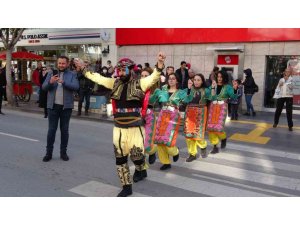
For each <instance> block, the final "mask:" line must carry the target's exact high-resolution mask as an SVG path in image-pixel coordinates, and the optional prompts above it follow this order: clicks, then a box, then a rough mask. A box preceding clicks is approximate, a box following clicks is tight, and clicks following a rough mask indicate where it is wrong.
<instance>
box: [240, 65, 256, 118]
mask: <svg viewBox="0 0 300 225" xmlns="http://www.w3.org/2000/svg"><path fill="white" fill-rule="evenodd" d="M244 74H245V75H246V78H245V79H244V81H243V82H242V84H243V85H244V94H245V100H246V104H247V112H246V113H245V114H244V115H245V116H250V113H251V112H252V116H256V112H255V111H254V108H253V105H252V103H251V100H252V97H253V95H254V93H255V86H256V84H255V81H254V79H253V76H252V70H251V69H249V68H248V69H246V70H244Z"/></svg>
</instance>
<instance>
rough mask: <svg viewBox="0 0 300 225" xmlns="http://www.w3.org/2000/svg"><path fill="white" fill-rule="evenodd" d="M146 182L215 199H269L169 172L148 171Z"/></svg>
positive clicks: (265, 195)
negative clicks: (149, 181)
mask: <svg viewBox="0 0 300 225" xmlns="http://www.w3.org/2000/svg"><path fill="white" fill-rule="evenodd" d="M147 180H151V181H154V182H158V183H162V184H166V185H169V186H173V187H176V188H181V189H184V190H188V191H192V192H196V193H200V194H205V195H209V196H216V197H225V196H226V197H270V196H271V195H267V194H263V193H258V192H253V191H249V190H243V189H240V188H236V187H230V186H226V185H222V184H217V183H212V182H208V181H203V180H197V179H193V178H188V177H184V176H180V175H176V174H173V173H170V172H160V171H155V170H150V171H149V176H148V177H147Z"/></svg>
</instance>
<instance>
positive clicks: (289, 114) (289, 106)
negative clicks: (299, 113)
mask: <svg viewBox="0 0 300 225" xmlns="http://www.w3.org/2000/svg"><path fill="white" fill-rule="evenodd" d="M284 103H285V108H286V118H287V122H288V126H289V127H293V98H278V99H277V104H276V112H275V116H274V124H278V122H279V117H280V115H281V112H282V109H283V106H284Z"/></svg>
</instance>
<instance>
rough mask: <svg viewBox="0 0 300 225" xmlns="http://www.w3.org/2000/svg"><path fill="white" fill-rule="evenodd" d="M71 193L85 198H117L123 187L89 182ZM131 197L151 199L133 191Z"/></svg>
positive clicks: (73, 189) (75, 188)
mask: <svg viewBox="0 0 300 225" xmlns="http://www.w3.org/2000/svg"><path fill="white" fill-rule="evenodd" d="M69 191H71V192H73V193H76V194H79V195H82V196H85V197H116V196H117V195H118V193H119V192H120V191H121V187H115V186H113V185H109V184H105V183H102V182H99V181H89V182H87V183H85V184H81V185H79V186H76V187H74V188H72V189H70V190H69ZM130 197H150V196H148V195H144V194H140V193H137V192H135V191H133V194H132V195H130Z"/></svg>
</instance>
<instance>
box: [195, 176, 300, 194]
mask: <svg viewBox="0 0 300 225" xmlns="http://www.w3.org/2000/svg"><path fill="white" fill-rule="evenodd" d="M192 175H193V176H196V177H200V178H205V179H209V180H213V181H217V182H222V183H226V184H232V185H235V186H239V187H243V188H248V189H252V190H257V191H263V192H268V193H272V194H276V195H282V196H286V197H299V196H298V195H292V194H286V193H283V192H278V191H273V190H269V189H263V188H258V187H253V186H250V185H246V184H241V183H236V182H232V181H228V180H222V179H218V178H212V177H208V176H204V175H200V174H196V173H192Z"/></svg>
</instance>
